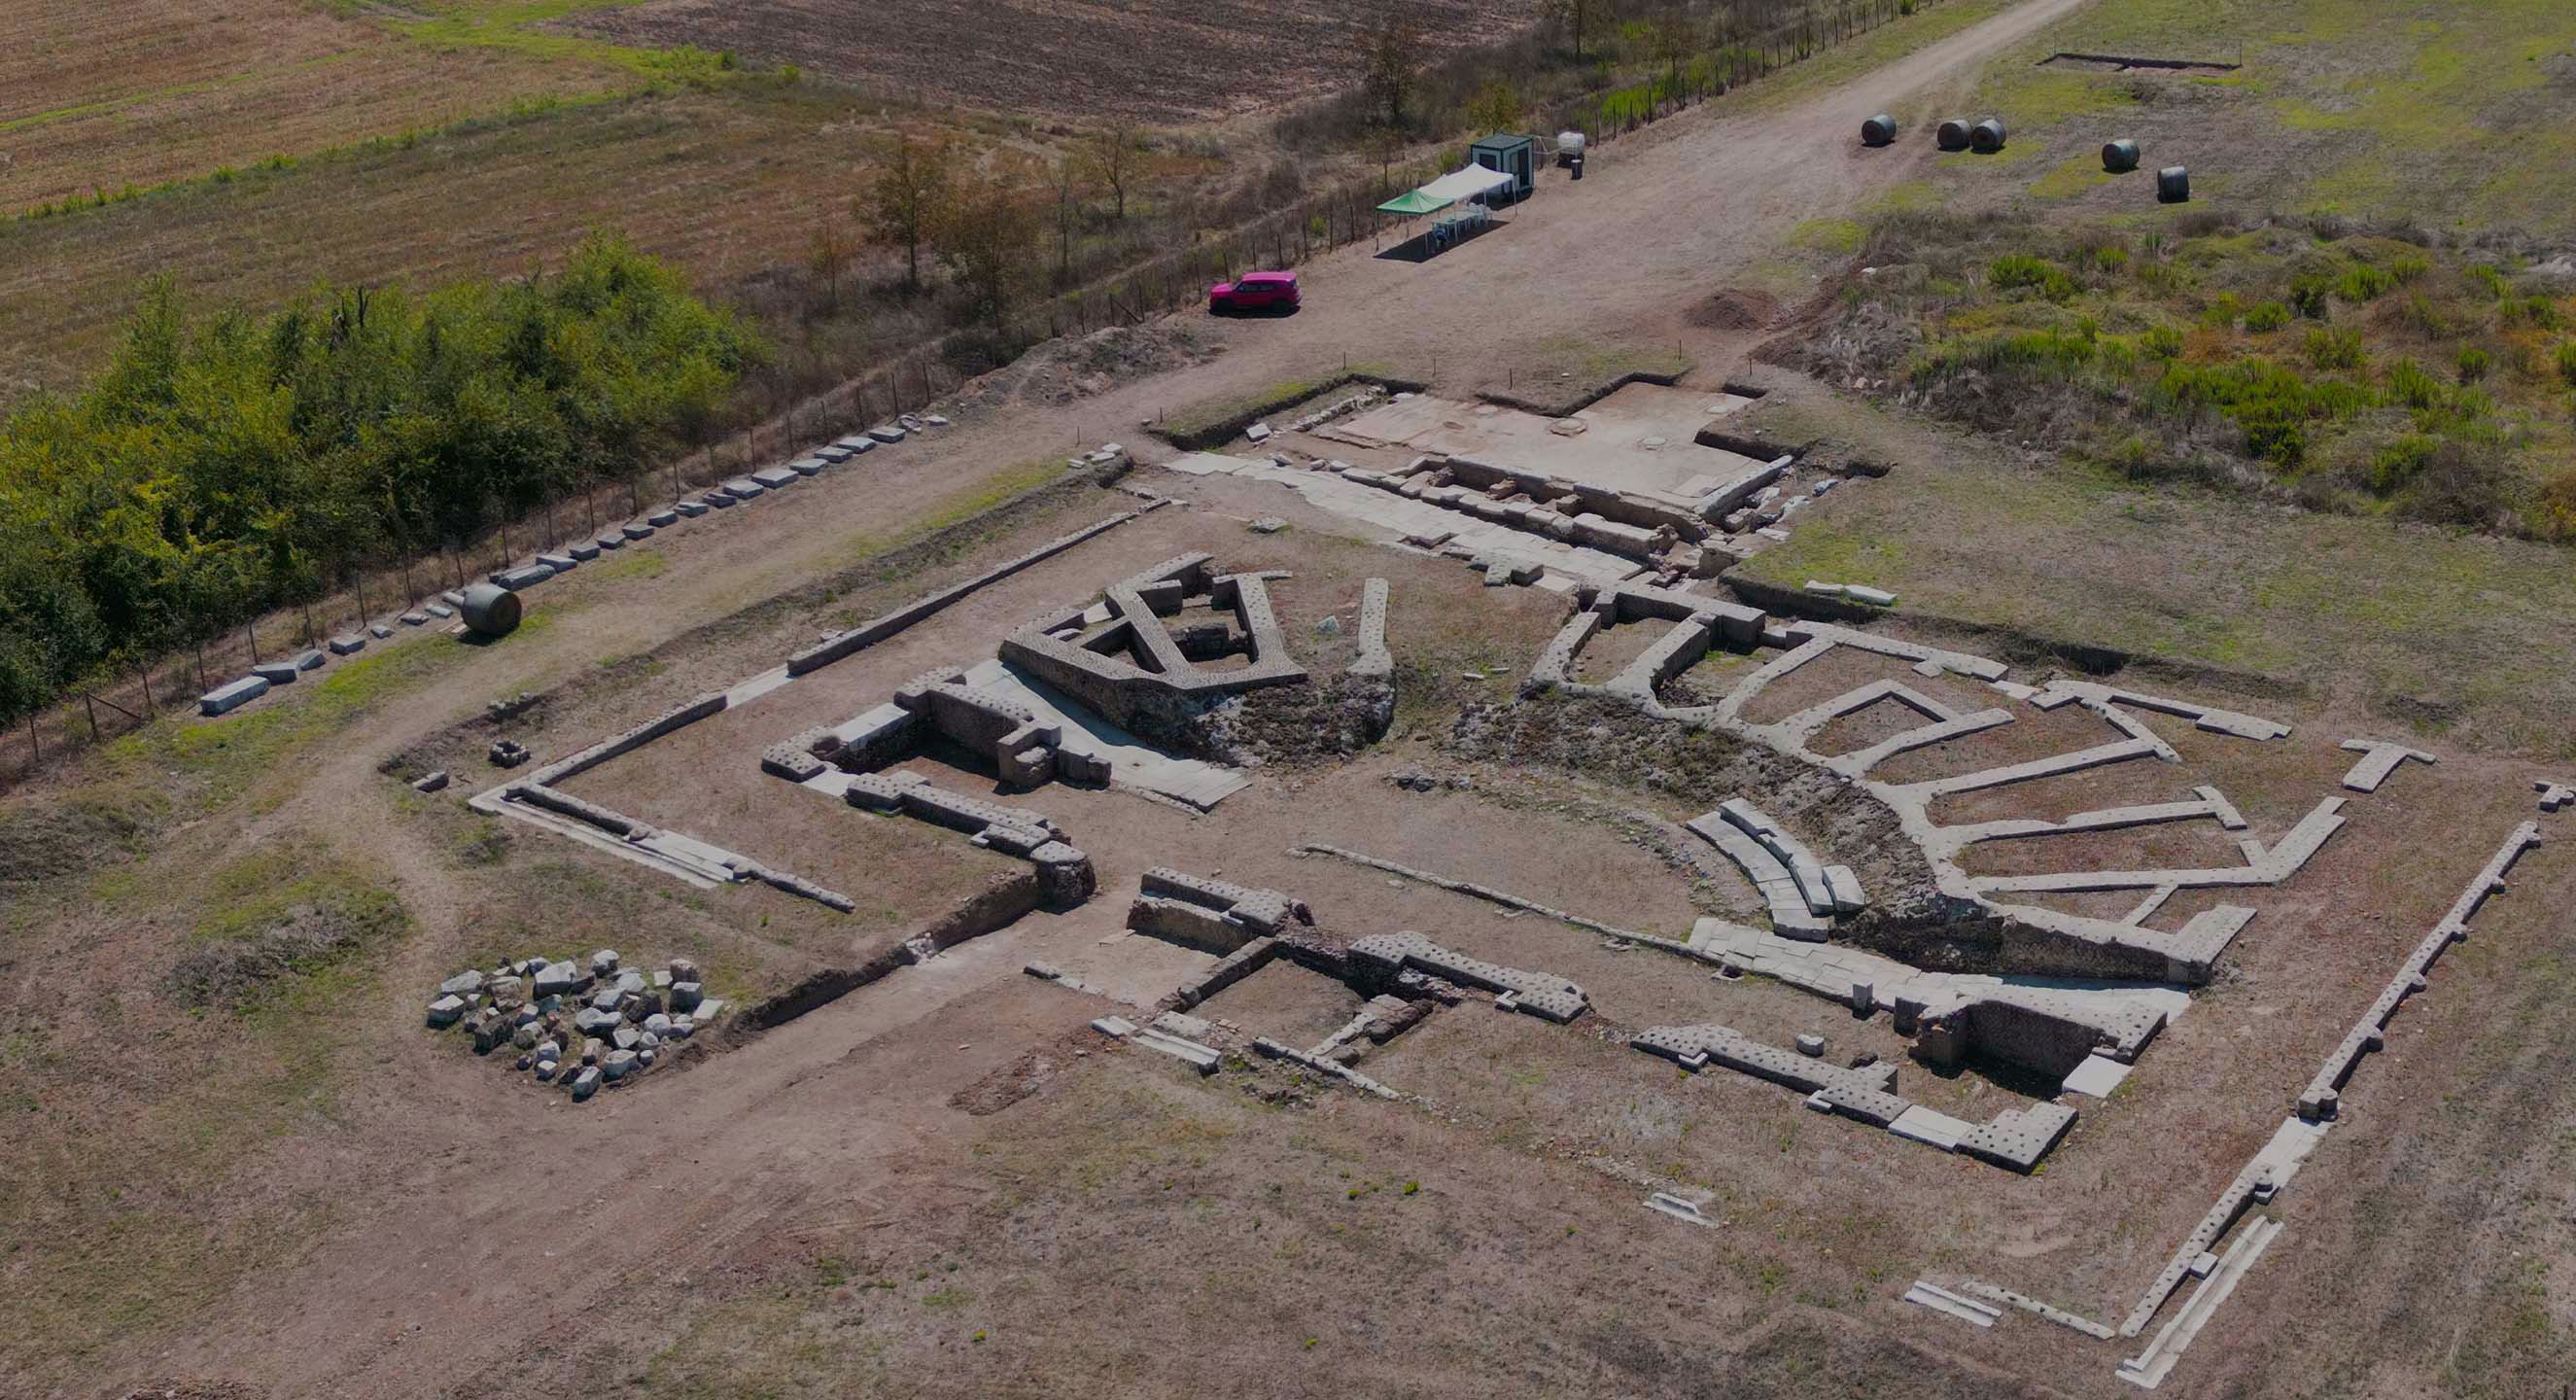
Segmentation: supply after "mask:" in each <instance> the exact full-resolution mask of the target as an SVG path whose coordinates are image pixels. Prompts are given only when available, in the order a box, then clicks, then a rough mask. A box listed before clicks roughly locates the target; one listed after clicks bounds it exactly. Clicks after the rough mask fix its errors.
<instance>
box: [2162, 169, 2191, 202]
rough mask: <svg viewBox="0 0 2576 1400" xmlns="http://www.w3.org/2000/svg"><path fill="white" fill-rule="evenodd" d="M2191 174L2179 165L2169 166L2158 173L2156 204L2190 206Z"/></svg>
mask: <svg viewBox="0 0 2576 1400" xmlns="http://www.w3.org/2000/svg"><path fill="white" fill-rule="evenodd" d="M2190 202H2191V172H2190V171H2189V170H2187V169H2185V168H2183V167H2182V166H2179V165H2168V166H2166V167H2165V168H2164V169H2162V170H2159V171H2157V172H2156V203H2158V204H2189V203H2190Z"/></svg>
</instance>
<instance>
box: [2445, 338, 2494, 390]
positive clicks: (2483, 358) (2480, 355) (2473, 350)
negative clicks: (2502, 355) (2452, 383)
mask: <svg viewBox="0 0 2576 1400" xmlns="http://www.w3.org/2000/svg"><path fill="white" fill-rule="evenodd" d="M2452 362H2453V363H2454V364H2456V365H2458V366H2459V369H2460V382H2461V383H2463V384H2475V383H2477V382H2478V381H2479V380H2481V379H2484V378H2486V377H2487V371H2488V370H2489V369H2490V368H2492V367H2493V366H2494V363H2495V362H2494V359H2493V357H2491V356H2489V355H2488V354H2487V352H2486V351H2484V350H2481V349H2479V348H2478V347H2476V346H2474V345H2463V346H2461V347H2460V353H2459V354H2457V355H2455V356H2453V357H2452Z"/></svg>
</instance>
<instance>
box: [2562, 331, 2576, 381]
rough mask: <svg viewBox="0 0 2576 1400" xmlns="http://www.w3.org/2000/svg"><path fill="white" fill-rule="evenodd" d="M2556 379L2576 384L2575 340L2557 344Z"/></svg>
mask: <svg viewBox="0 0 2576 1400" xmlns="http://www.w3.org/2000/svg"><path fill="white" fill-rule="evenodd" d="M2558 377H2559V378H2561V379H2564V380H2566V381H2567V382H2568V383H2570V384H2576V340H2562V341H2560V342H2558Z"/></svg>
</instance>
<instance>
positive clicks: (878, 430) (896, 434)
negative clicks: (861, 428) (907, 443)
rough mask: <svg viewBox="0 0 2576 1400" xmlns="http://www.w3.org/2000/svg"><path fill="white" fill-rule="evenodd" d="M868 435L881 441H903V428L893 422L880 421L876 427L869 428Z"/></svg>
mask: <svg viewBox="0 0 2576 1400" xmlns="http://www.w3.org/2000/svg"><path fill="white" fill-rule="evenodd" d="M868 436H869V437H872V438H875V439H876V440H877V441H879V442H886V443H894V442H901V441H903V429H901V428H898V427H896V426H895V425H893V424H892V423H880V424H878V425H877V426H876V427H873V428H870V429H868Z"/></svg>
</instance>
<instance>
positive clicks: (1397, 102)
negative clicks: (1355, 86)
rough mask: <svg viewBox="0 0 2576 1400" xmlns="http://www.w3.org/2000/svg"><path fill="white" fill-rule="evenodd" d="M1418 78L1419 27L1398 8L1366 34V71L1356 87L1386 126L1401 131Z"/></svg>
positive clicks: (1416, 21) (1420, 35)
mask: <svg viewBox="0 0 2576 1400" xmlns="http://www.w3.org/2000/svg"><path fill="white" fill-rule="evenodd" d="M1421 77H1422V23H1421V21H1420V20H1418V19H1416V18H1415V17H1414V14H1413V11H1412V10H1411V9H1409V8H1407V7H1404V6H1401V5H1399V6H1396V7H1395V8H1392V9H1390V10H1388V11H1387V12H1386V14H1385V16H1384V17H1383V18H1381V19H1379V20H1378V22H1377V24H1376V26H1375V27H1373V28H1372V29H1370V30H1369V35H1368V70H1367V72H1366V73H1365V74H1364V75H1363V76H1362V78H1361V80H1360V86H1361V89H1362V91H1364V92H1366V93H1367V94H1368V100H1369V105H1370V106H1372V107H1374V108H1376V109H1377V111H1378V114H1379V115H1380V116H1382V117H1384V118H1385V120H1386V124H1387V126H1389V127H1390V128H1392V129H1395V130H1398V131H1401V130H1403V129H1404V116H1405V111H1406V109H1407V108H1408V107H1409V106H1410V105H1411V104H1412V102H1413V93H1414V89H1415V87H1416V86H1417V85H1418V84H1419V83H1420V82H1421Z"/></svg>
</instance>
